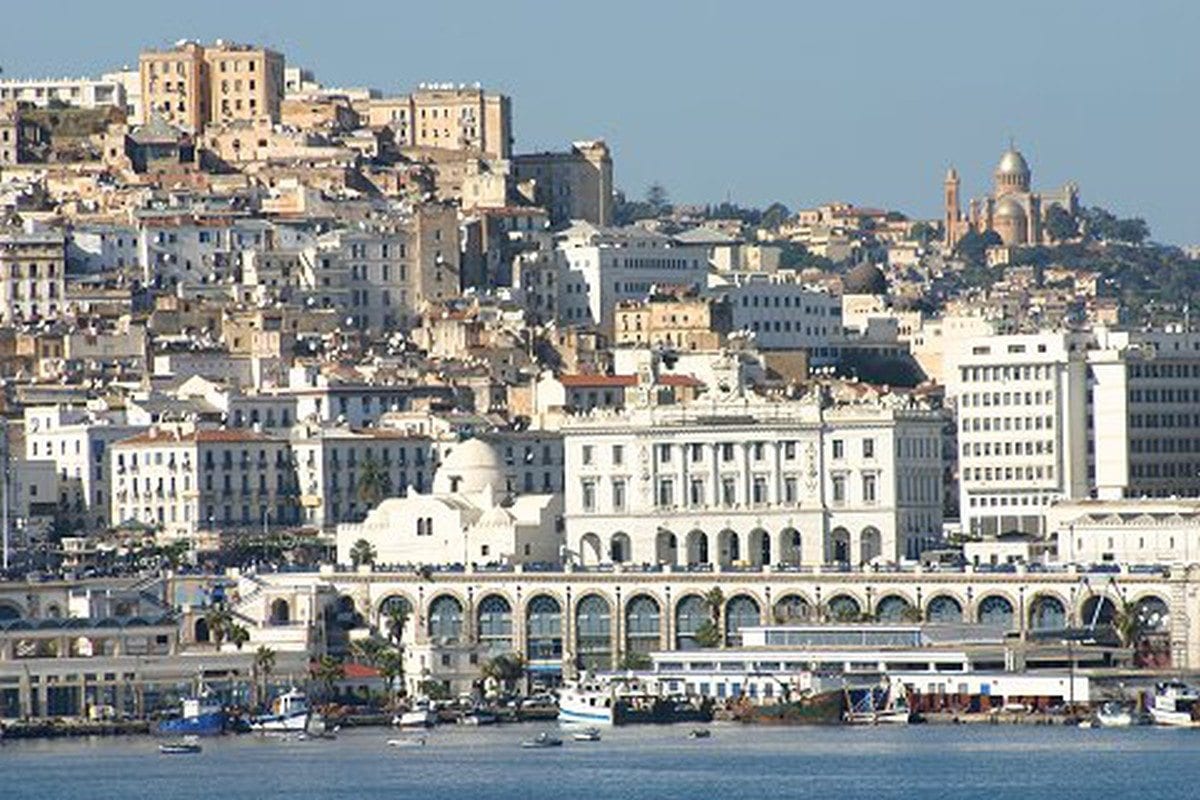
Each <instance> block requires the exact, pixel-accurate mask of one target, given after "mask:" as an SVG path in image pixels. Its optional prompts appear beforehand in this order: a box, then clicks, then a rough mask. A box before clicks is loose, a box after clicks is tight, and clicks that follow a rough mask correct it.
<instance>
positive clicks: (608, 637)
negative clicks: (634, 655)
mask: <svg viewBox="0 0 1200 800" xmlns="http://www.w3.org/2000/svg"><path fill="white" fill-rule="evenodd" d="M575 643H576V652H577V653H578V657H579V665H580V666H581V667H583V668H584V669H592V670H595V669H612V666H613V664H612V610H611V608H610V607H609V605H608V601H607V600H605V599H604V598H603V597H601V596H600V595H598V594H589V595H587V596H586V597H584V598H583V599H582V600H580V601H579V605H578V607H577V608H576V611H575Z"/></svg>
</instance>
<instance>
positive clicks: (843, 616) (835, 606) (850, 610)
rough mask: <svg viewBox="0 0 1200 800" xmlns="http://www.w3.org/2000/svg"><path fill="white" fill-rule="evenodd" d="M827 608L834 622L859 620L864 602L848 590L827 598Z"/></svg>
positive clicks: (827, 612) (828, 614)
mask: <svg viewBox="0 0 1200 800" xmlns="http://www.w3.org/2000/svg"><path fill="white" fill-rule="evenodd" d="M825 609H826V614H827V616H828V617H829V619H830V620H832V621H833V622H857V621H858V619H859V618H860V617H861V616H862V603H860V602H859V601H858V598H857V597H855V596H854V595H852V594H849V593H847V592H838V593H837V594H834V595H833V596H832V597H830V598H829V599H828V600H826V601H825Z"/></svg>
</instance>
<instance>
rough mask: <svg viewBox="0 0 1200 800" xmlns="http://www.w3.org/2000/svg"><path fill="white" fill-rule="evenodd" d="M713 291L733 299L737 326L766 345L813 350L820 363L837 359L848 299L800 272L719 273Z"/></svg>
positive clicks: (710, 291) (814, 359) (709, 291)
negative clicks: (802, 277) (805, 279)
mask: <svg viewBox="0 0 1200 800" xmlns="http://www.w3.org/2000/svg"><path fill="white" fill-rule="evenodd" d="M707 294H709V295H711V296H713V297H718V298H722V299H724V300H725V301H726V302H728V304H729V308H730V317H731V319H730V325H731V327H732V330H735V331H746V332H748V333H751V334H753V336H754V342H755V344H756V345H757V346H758V347H759V348H760V349H763V350H807V351H809V353H810V355H811V360H812V362H813V363H815V364H820V363H832V362H833V361H836V360H837V356H838V352H839V345H840V343H841V342H842V340H843V338H844V337H843V335H842V334H843V331H842V299H841V298H840V297H838V296H837V295H834V294H830V293H829V292H828V291H827V290H826V289H824V288H823V287H819V286H813V285H811V284H806V283H804V282H803V281H801V280H800V279H799V276H798V275H797V274H796V273H795V272H790V271H789V272H723V273H720V274H713V275H710V276H709V283H708V289H707Z"/></svg>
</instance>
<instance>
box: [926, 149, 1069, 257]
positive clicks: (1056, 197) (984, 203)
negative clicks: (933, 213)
mask: <svg viewBox="0 0 1200 800" xmlns="http://www.w3.org/2000/svg"><path fill="white" fill-rule="evenodd" d="M992 177H993V184H992V192H991V194H989V195H987V196H986V197H983V198H972V199H971V202H970V203H969V205H968V211H967V215H966V217H964V216H963V213H962V207H961V201H960V198H959V180H958V171H957V170H956V169H954V167H951V168H950V169H949V171H948V172H947V173H946V181H945V212H944V214H945V216H944V219H943V227H944V230H945V243H946V246H947V247H948V248H952V247H954V245H956V244H958V241H959V239H961V238H962V237H963V236H965V235H966V233H967V232H968V231H975V232H976V233H984V232H986V231H995V232H996V234H997V235H999V236H1000V239H1001V240H1002V241H1003V242H1004V244H1006V245H1009V246H1014V245H1028V244H1041V243H1043V242H1044V241H1046V238H1045V234H1044V231H1043V228H1044V225H1043V223H1044V222H1045V220H1046V214H1047V213H1048V212H1049V210H1050V208H1051V207H1053V206H1055V205H1058V206H1061V207H1062V208H1063V210H1065V211H1067V212H1068V213H1070V214H1072V215H1074V214H1075V213H1076V212H1077V211H1078V207H1079V187H1077V186H1076V185H1075V184H1074V183H1067V184H1065V185H1063V186H1062V187H1061V188H1059V189H1056V190H1053V191H1048V192H1034V191H1031V190H1030V188H1029V187H1030V171H1029V162H1027V161H1026V160H1025V156H1023V155H1021V152H1020V151H1019V150H1017V149H1016V148H1015V147H1013V146H1012V144H1010V145H1009V147H1008V150H1006V151H1005V152H1004V154H1003V155H1002V156H1000V163H999V164H997V165H996V171H995V172H994V173H992Z"/></svg>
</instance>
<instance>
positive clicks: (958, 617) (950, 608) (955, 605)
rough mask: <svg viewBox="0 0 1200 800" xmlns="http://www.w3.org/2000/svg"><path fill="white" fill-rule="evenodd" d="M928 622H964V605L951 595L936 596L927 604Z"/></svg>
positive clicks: (926, 618) (926, 617)
mask: <svg viewBox="0 0 1200 800" xmlns="http://www.w3.org/2000/svg"><path fill="white" fill-rule="evenodd" d="M925 620H926V622H941V623H947V624H949V623H956V622H962V621H963V607H962V603H960V602H958V598H957V597H954V596H953V595H949V594H939V595H934V596H933V597H931V598H930V599H929V602H928V603H926V604H925Z"/></svg>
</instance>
